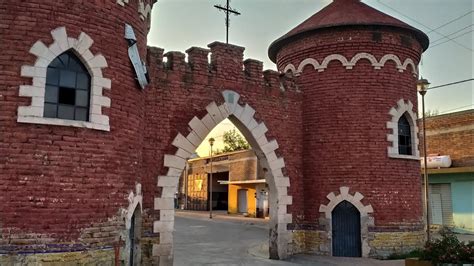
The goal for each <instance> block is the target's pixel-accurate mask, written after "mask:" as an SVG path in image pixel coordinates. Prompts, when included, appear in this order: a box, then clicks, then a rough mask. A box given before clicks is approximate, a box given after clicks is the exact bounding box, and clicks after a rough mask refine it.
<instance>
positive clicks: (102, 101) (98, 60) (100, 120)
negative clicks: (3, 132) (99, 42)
mask: <svg viewBox="0 0 474 266" xmlns="http://www.w3.org/2000/svg"><path fill="white" fill-rule="evenodd" d="M51 36H52V37H53V39H54V42H53V43H52V44H51V45H49V46H46V45H45V44H44V43H43V42H42V41H37V42H36V43H35V44H33V46H32V47H31V49H30V53H31V54H33V55H35V56H36V57H37V59H36V61H35V64H34V65H33V66H31V65H23V66H22V67H21V76H22V77H28V78H32V79H33V80H32V84H31V85H21V86H20V90H19V96H22V97H30V98H31V105H29V106H19V107H18V118H17V122H19V123H32V124H45V125H57V126H72V127H84V128H91V129H97V130H103V131H110V125H109V117H108V116H107V115H104V114H102V107H110V102H111V101H110V98H109V97H106V96H104V95H103V94H102V91H103V89H110V88H111V81H110V79H108V78H104V77H103V75H102V69H104V68H106V67H107V66H108V65H107V61H106V60H105V57H104V56H103V55H101V54H97V55H94V54H92V52H91V51H90V50H89V48H90V47H91V45H92V43H93V42H94V41H93V40H92V39H91V38H90V37H89V35H87V34H85V33H84V32H81V34H80V35H79V38H78V39H76V38H73V37H69V36H68V35H67V32H66V28H65V27H59V28H56V29H54V30H52V31H51ZM66 51H72V52H73V53H74V54H75V55H76V56H77V57H78V58H79V59H80V60H81V62H82V63H83V64H84V66H85V67H86V68H87V70H88V72H89V74H90V76H91V87H90V103H89V121H77V120H67V119H59V118H49V117H44V116H43V112H44V100H45V87H46V72H47V69H48V66H49V64H50V63H51V62H52V61H53V60H54V59H55V58H56V57H58V56H59V55H61V54H62V53H64V52H66Z"/></svg>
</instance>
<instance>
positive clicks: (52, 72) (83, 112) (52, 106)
mask: <svg viewBox="0 0 474 266" xmlns="http://www.w3.org/2000/svg"><path fill="white" fill-rule="evenodd" d="M45 89H46V91H45V101H44V114H43V115H44V117H51V118H60V119H69V120H79V121H88V120H89V102H90V91H91V76H90V75H89V73H88V71H87V69H86V68H85V67H84V65H83V64H82V62H81V61H80V60H79V58H77V56H76V55H74V53H72V52H70V51H66V52H64V53H62V54H61V55H59V56H58V57H56V58H55V59H54V60H53V61H52V62H51V63H50V64H49V66H48V70H47V73H46V88H45Z"/></svg>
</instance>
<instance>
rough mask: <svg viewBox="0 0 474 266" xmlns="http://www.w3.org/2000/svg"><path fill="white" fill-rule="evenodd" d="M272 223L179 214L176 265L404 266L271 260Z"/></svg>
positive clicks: (351, 260) (360, 260)
mask: <svg viewBox="0 0 474 266" xmlns="http://www.w3.org/2000/svg"><path fill="white" fill-rule="evenodd" d="M267 242H268V220H263V219H254V218H247V217H241V216H230V215H227V214H226V213H225V212H215V213H214V217H213V219H212V220H210V219H209V213H208V212H190V211H177V212H176V217H175V233H174V265H176V266H186V265H193V266H194V265H315V266H318V265H321V266H322V265H328V266H333V265H334V266H336V265H351V266H358V265H360V266H362V265H364V266H365V265H368V266H372V265H373V266H376V265H385V266H401V265H404V262H403V261H379V260H374V259H364V258H340V257H323V256H315V255H304V254H299V255H295V256H293V257H291V258H289V259H288V260H285V261H275V260H270V259H268V244H267Z"/></svg>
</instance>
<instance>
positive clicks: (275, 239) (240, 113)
mask: <svg viewBox="0 0 474 266" xmlns="http://www.w3.org/2000/svg"><path fill="white" fill-rule="evenodd" d="M222 95H223V96H224V100H225V102H224V103H223V104H222V105H217V104H216V103H215V102H211V103H210V104H209V105H208V106H207V107H206V110H207V114H206V115H205V116H204V117H203V118H202V119H199V118H198V117H194V118H193V119H192V120H191V121H190V122H189V123H188V125H189V127H190V130H191V132H189V134H188V135H187V136H184V135H182V134H180V133H178V135H177V136H176V138H175V139H174V140H173V142H172V145H173V146H175V147H176V148H178V150H177V151H176V153H175V154H174V155H171V154H166V155H165V157H164V166H165V167H167V168H168V172H167V174H166V176H159V177H158V186H159V187H161V197H157V198H155V210H159V211H160V220H159V221H155V222H154V224H153V231H154V232H155V233H159V234H160V244H154V245H153V256H159V257H160V265H172V263H173V234H172V232H173V229H174V194H175V192H176V191H177V188H178V182H179V176H180V175H181V173H182V172H183V170H184V167H185V164H186V160H187V159H189V158H190V157H191V155H192V153H194V151H195V149H196V148H197V147H198V146H199V144H200V143H201V142H202V141H203V140H204V139H205V137H206V136H207V134H208V133H209V132H210V131H211V130H212V129H213V128H214V127H215V126H216V125H218V124H219V123H220V122H221V121H222V120H224V119H225V118H228V119H229V120H230V121H232V123H233V124H234V125H235V126H236V127H237V128H238V129H239V131H240V132H241V133H242V134H243V135H244V137H245V138H246V139H247V141H248V142H249V143H250V145H251V146H252V148H253V150H254V151H255V154H256V156H257V158H258V159H259V160H260V163H261V165H262V167H263V168H264V169H266V173H265V179H266V182H267V184H268V186H269V192H270V193H269V194H270V195H269V204H270V232H269V253H270V258H272V259H284V258H286V257H287V255H288V244H289V243H290V242H291V235H290V234H289V232H288V230H287V225H288V224H289V223H291V221H292V216H291V214H289V213H288V212H287V209H288V208H287V206H288V205H291V204H292V197H291V196H289V195H288V194H287V193H288V187H289V186H290V179H289V178H288V177H286V176H284V175H283V171H282V169H283V168H285V162H284V159H283V158H281V157H278V156H277V155H276V153H275V150H277V149H278V147H279V146H278V143H277V141H276V140H268V139H267V137H266V135H265V134H266V132H267V131H268V129H267V127H266V125H265V123H263V122H261V123H259V122H257V120H256V119H255V118H254V114H255V109H253V108H252V107H251V106H250V105H248V104H245V105H244V106H241V105H240V104H239V103H238V100H239V98H240V95H239V94H238V93H236V92H234V91H230V90H226V91H223V92H222Z"/></svg>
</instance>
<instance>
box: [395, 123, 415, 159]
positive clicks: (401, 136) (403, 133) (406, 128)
mask: <svg viewBox="0 0 474 266" xmlns="http://www.w3.org/2000/svg"><path fill="white" fill-rule="evenodd" d="M398 153H399V154H404V155H412V147H411V126H410V123H409V122H408V119H407V118H406V115H405V114H404V115H402V116H401V117H400V119H399V120H398Z"/></svg>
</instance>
